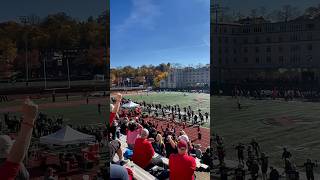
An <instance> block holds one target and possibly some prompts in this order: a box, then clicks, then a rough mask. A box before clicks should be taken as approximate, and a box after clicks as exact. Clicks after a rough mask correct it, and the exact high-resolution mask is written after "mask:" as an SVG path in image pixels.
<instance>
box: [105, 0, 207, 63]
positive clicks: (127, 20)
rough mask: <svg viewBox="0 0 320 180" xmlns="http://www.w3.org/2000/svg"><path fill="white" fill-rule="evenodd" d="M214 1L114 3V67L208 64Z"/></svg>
mask: <svg viewBox="0 0 320 180" xmlns="http://www.w3.org/2000/svg"><path fill="white" fill-rule="evenodd" d="M209 7H210V0H187V1H186V0H110V17H111V23H110V24H111V25H110V26H111V27H110V30H111V45H110V46H111V47H110V60H111V67H119V66H126V65H131V66H134V67H137V66H141V65H143V64H145V65H149V64H153V65H157V64H160V63H167V62H170V63H179V64H183V65H189V64H199V63H201V64H207V63H209V58H210V45H209V39H210V33H209V32H210V29H209V28H210V23H209V22H210V12H209V11H210V8H209Z"/></svg>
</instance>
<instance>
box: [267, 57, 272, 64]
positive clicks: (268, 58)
mask: <svg viewBox="0 0 320 180" xmlns="http://www.w3.org/2000/svg"><path fill="white" fill-rule="evenodd" d="M267 63H269V64H270V63H271V57H270V56H268V57H267Z"/></svg>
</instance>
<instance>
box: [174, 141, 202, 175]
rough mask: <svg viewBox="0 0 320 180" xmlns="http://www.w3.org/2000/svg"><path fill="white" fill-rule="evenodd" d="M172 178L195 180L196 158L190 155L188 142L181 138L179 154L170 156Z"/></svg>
mask: <svg viewBox="0 0 320 180" xmlns="http://www.w3.org/2000/svg"><path fill="white" fill-rule="evenodd" d="M169 169H170V179H174V180H194V172H195V170H196V160H195V159H194V158H193V157H192V156H189V155H188V144H187V142H186V141H184V140H179V143H178V154H171V155H170V157H169Z"/></svg>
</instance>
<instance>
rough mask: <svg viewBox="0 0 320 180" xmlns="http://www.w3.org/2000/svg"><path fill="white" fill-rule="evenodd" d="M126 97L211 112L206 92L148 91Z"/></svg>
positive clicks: (208, 96) (126, 96)
mask: <svg viewBox="0 0 320 180" xmlns="http://www.w3.org/2000/svg"><path fill="white" fill-rule="evenodd" d="M184 94H186V95H184ZM124 97H125V98H129V99H132V100H133V101H138V102H142V101H146V102H147V103H159V104H162V105H175V104H178V105H179V106H180V107H188V106H191V108H192V109H194V110H195V111H196V110H197V109H199V108H200V109H201V110H202V112H208V113H209V114H210V95H209V94H204V93H182V92H165V93H163V92H160V93H157V92H152V93H148V95H147V93H140V94H134V95H124Z"/></svg>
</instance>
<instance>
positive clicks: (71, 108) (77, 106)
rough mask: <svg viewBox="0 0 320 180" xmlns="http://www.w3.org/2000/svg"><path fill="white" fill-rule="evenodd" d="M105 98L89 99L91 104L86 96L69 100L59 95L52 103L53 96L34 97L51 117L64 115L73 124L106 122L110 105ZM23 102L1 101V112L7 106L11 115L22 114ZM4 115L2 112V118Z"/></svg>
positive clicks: (40, 107)
mask: <svg viewBox="0 0 320 180" xmlns="http://www.w3.org/2000/svg"><path fill="white" fill-rule="evenodd" d="M104 100H105V98H93V97H91V98H90V99H89V104H86V98H84V97H82V96H70V97H69V101H68V102H67V101H66V98H65V97H64V96H63V97H57V98H56V102H55V103H52V102H51V98H41V99H34V100H33V101H34V102H35V103H36V104H38V105H39V111H40V112H42V113H45V114H47V115H48V116H49V117H55V116H56V117H57V116H59V115H63V117H64V122H65V123H66V124H72V125H95V124H98V123H105V122H106V121H107V111H109V106H108V107H107V106H106V101H104ZM100 101H101V102H102V103H101V104H102V106H101V114H99V113H98V105H97V103H98V102H100ZM22 102H23V100H22V99H17V100H14V101H10V102H6V103H1V106H0V108H1V112H2V113H4V112H6V111H5V108H6V109H9V111H7V112H10V114H11V117H12V116H14V115H15V114H16V115H18V116H19V115H20V113H19V106H20V105H21V103H22ZM2 118H3V116H2V115H1V113H0V119H2Z"/></svg>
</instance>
